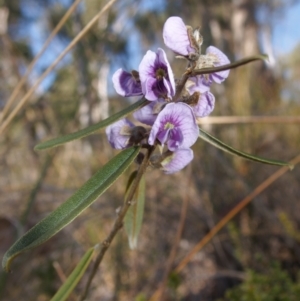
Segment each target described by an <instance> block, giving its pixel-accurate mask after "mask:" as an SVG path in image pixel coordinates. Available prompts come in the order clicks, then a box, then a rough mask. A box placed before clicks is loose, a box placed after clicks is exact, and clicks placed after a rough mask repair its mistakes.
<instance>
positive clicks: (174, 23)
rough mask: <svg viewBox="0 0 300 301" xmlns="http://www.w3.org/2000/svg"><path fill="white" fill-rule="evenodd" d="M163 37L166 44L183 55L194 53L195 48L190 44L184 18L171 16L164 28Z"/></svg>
mask: <svg viewBox="0 0 300 301" xmlns="http://www.w3.org/2000/svg"><path fill="white" fill-rule="evenodd" d="M163 38H164V42H165V44H166V46H167V47H168V48H170V49H171V50H173V51H174V52H175V53H178V54H180V55H183V56H187V55H188V54H189V53H194V52H195V50H194V49H193V48H192V47H191V45H190V40H189V36H188V33H187V29H186V26H185V24H184V23H183V21H182V19H181V18H179V17H170V18H169V19H168V20H167V21H166V23H165V25H164V29H163Z"/></svg>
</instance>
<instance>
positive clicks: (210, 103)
mask: <svg viewBox="0 0 300 301" xmlns="http://www.w3.org/2000/svg"><path fill="white" fill-rule="evenodd" d="M185 88H186V90H187V91H188V93H189V94H190V95H195V96H196V98H197V99H196V100H194V103H193V104H191V107H192V109H193V111H194V114H195V116H196V117H205V116H208V115H209V114H210V113H211V112H212V111H213V109H214V107H215V97H214V95H213V94H212V93H211V92H210V91H209V86H207V85H204V84H203V83H202V81H201V78H199V79H198V77H197V78H196V77H195V78H192V79H191V80H188V81H187V83H186V86H185Z"/></svg>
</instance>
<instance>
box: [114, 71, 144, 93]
mask: <svg viewBox="0 0 300 301" xmlns="http://www.w3.org/2000/svg"><path fill="white" fill-rule="evenodd" d="M112 81H113V84H114V88H115V89H116V91H117V93H118V94H119V95H121V96H125V97H129V96H138V95H143V92H142V86H141V82H140V80H139V75H138V72H137V71H132V73H129V72H126V71H124V70H123V69H118V70H117V71H116V72H115V73H114V75H113V77H112Z"/></svg>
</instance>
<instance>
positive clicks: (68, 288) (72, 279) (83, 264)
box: [50, 248, 95, 301]
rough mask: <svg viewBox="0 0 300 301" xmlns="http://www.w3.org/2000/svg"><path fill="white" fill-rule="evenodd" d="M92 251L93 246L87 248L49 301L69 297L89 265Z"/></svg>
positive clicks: (61, 300) (62, 299)
mask: <svg viewBox="0 0 300 301" xmlns="http://www.w3.org/2000/svg"><path fill="white" fill-rule="evenodd" d="M94 251H95V249H94V248H90V249H89V250H87V252H86V253H85V254H84V255H83V257H82V258H81V260H80V261H79V263H78V264H77V266H76V268H75V269H74V270H73V272H72V273H71V274H70V276H69V277H68V278H67V280H66V281H65V282H64V284H63V285H62V286H61V287H60V288H59V290H58V291H57V292H56V294H55V295H54V296H53V297H52V299H51V300H50V301H64V300H66V299H67V298H68V297H69V295H70V294H71V293H72V291H73V290H74V288H75V286H76V285H77V283H78V282H79V280H80V279H81V278H82V276H83V274H84V272H85V271H86V269H87V267H88V266H89V264H90V262H91V260H92V258H93V255H94Z"/></svg>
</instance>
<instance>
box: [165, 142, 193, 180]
mask: <svg viewBox="0 0 300 301" xmlns="http://www.w3.org/2000/svg"><path fill="white" fill-rule="evenodd" d="M193 158H194V153H193V151H192V150H191V149H190V148H187V149H178V150H177V151H176V152H174V153H173V154H172V155H171V156H170V157H167V158H166V159H165V160H164V161H162V162H161V165H162V170H163V171H164V173H166V174H172V173H175V172H177V171H179V170H181V169H183V168H184V167H185V166H187V165H188V164H189V163H190V162H191V161H192V160H193Z"/></svg>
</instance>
